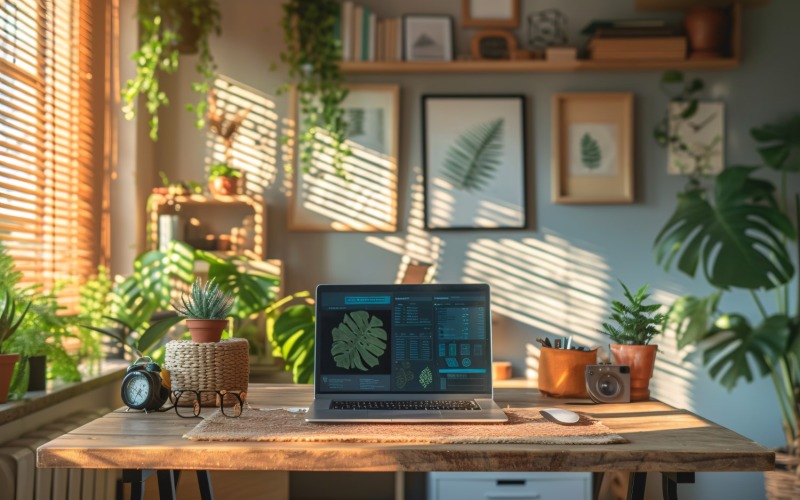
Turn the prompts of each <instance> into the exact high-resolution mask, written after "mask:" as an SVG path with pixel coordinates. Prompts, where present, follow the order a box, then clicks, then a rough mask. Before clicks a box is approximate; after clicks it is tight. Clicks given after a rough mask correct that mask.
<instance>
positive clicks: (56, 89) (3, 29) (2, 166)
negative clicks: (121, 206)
mask: <svg viewBox="0 0 800 500" xmlns="http://www.w3.org/2000/svg"><path fill="white" fill-rule="evenodd" d="M100 26H102V24H101V25H100ZM92 27H93V23H92V5H91V3H90V0H0V241H2V242H3V244H5V246H6V247H7V248H8V249H9V251H10V253H11V254H12V255H13V256H14V259H15V261H16V263H17V268H18V269H19V270H20V271H22V272H23V281H24V282H25V283H42V284H43V285H44V286H45V288H47V289H51V288H52V287H53V286H54V285H55V284H56V283H58V282H59V281H61V280H64V279H68V278H75V277H78V278H80V277H86V276H89V275H91V274H93V273H94V272H95V269H96V266H97V263H98V260H99V257H100V250H99V248H100V235H99V233H100V217H101V212H102V210H101V207H100V204H101V202H102V196H101V195H100V193H101V192H102V187H103V185H104V181H103V175H102V173H103V168H102V158H98V157H101V156H102V149H100V152H101V153H100V154H98V153H97V151H98V144H97V142H96V141H97V139H96V137H101V136H102V134H100V133H97V132H96V122H99V121H101V120H96V119H95V116H96V115H95V113H96V107H97V105H98V104H97V103H98V102H99V103H100V106H102V104H103V99H102V96H98V97H99V99H97V98H93V94H94V93H96V91H95V90H94V88H95V87H96V86H97V85H96V83H97V82H93V81H92V75H93V69H94V67H93V59H92V46H93V33H92ZM98 30H99V31H101V30H100V28H98ZM100 35H101V36H102V33H100ZM99 74H101V75H102V73H99ZM101 109H102V108H101ZM100 142H102V141H100ZM73 281H74V280H73ZM76 295H77V293H76V283H74V282H73V284H72V285H68V286H67V287H66V288H65V289H64V290H63V292H62V297H61V298H62V299H63V305H66V306H67V307H68V308H71V306H73V305H74V303H75V298H76Z"/></svg>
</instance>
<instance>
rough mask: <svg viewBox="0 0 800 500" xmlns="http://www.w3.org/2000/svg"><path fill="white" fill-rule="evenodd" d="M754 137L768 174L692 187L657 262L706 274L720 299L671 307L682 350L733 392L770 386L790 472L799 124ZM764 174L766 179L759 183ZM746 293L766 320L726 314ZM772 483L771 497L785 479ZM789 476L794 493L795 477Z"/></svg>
mask: <svg viewBox="0 0 800 500" xmlns="http://www.w3.org/2000/svg"><path fill="white" fill-rule="evenodd" d="M750 134H751V136H752V138H753V139H754V140H755V141H756V142H757V143H759V144H758V148H757V151H758V154H759V155H760V157H761V160H762V164H761V165H758V166H731V167H727V168H726V169H725V170H724V171H723V172H722V173H721V174H719V175H718V176H717V177H716V178H713V179H705V180H704V181H703V182H698V183H690V184H689V185H688V186H687V188H686V189H685V190H684V191H683V192H681V193H678V204H677V207H676V208H675V212H674V213H673V214H672V216H671V217H670V218H669V220H668V221H667V222H666V223H665V225H664V227H663V229H662V230H661V231H660V232H659V233H658V235H657V237H656V240H655V253H656V260H657V261H658V262H659V263H660V264H663V265H664V267H665V268H666V269H670V268H672V266H673V265H675V267H677V268H678V270H680V271H681V272H683V273H685V274H687V275H689V276H692V277H694V276H695V275H696V274H697V271H698V270H702V273H701V274H702V276H703V278H704V279H705V281H707V282H708V284H710V285H711V286H712V287H713V288H714V289H715V290H714V291H713V292H712V293H711V294H710V295H708V296H707V297H697V296H685V297H681V298H680V299H678V300H677V301H676V303H675V304H674V305H673V306H672V308H671V313H670V317H669V321H670V323H671V324H674V325H676V332H677V339H678V347H679V348H681V347H684V346H687V345H689V344H700V345H701V346H702V347H703V358H702V359H703V364H705V365H706V366H708V368H709V372H710V374H711V376H712V377H713V378H715V379H717V380H718V381H719V382H720V383H721V384H722V385H723V386H724V387H725V388H726V389H728V390H731V389H733V388H734V387H736V385H737V384H738V383H739V382H740V381H745V382H751V381H752V380H753V379H754V378H755V377H758V376H761V377H765V376H769V377H770V378H771V379H772V381H773V383H774V387H775V393H776V395H777V400H778V405H779V408H780V412H781V415H782V418H783V430H784V432H785V435H786V445H787V450H786V451H787V452H788V454H789V455H790V456H793V457H792V458H791V459H786V460H784V462H785V463H788V462H792V461H793V462H794V464H796V463H797V462H798V457H800V369H798V367H799V366H800V311H798V307H800V304H798V300H797V294H795V296H794V300H790V297H791V295H792V294H791V293H790V290H789V287H790V285H791V284H792V282H794V283H797V282H798V275H797V268H796V267H795V265H794V264H793V263H792V258H791V254H792V253H795V252H797V251H798V247H797V243H796V238H797V233H798V220H800V217H799V216H800V195H799V194H798V192H797V189H798V186H800V183H798V182H797V179H796V177H795V178H792V177H793V176H796V175H797V174H798V173H800V115H794V116H792V117H790V118H788V119H785V120H783V121H780V122H777V123H773V124H767V125H764V126H761V127H757V128H753V129H752V130H751V131H750ZM763 171H767V172H766V173H767V175H766V176H756V174H757V173H760V172H763ZM773 180H777V182H778V185H777V186H776V185H775V183H774V181H773ZM790 201H794V207H792V205H791V204H790ZM790 214H793V215H794V217H791V216H790ZM764 291H769V292H771V293H770V295H772V296H773V297H774V300H769V295H766V294H762V293H761V292H764ZM741 293H746V294H748V295H749V296H750V297H752V299H753V301H754V303H755V307H756V309H757V310H758V315H759V317H758V318H756V319H755V320H753V319H752V318H750V317H748V316H746V315H745V314H742V313H741V312H739V311H733V312H726V311H725V310H724V309H723V307H721V304H723V300H722V299H723V297H724V296H726V295H729V294H741ZM781 462H782V459H781V458H780V457H779V459H778V463H779V464H780V463H781ZM795 467H796V465H792V466H791V467H790V468H791V469H794V468H795ZM766 474H767V490H768V492H769V491H770V489H771V486H770V482H771V479H772V478H773V477H774V476H776V475H778V471H775V472H768V473H766ZM785 476H786V478H787V479H786V480H787V481H788V486H787V488H789V490H788V491H791V488H793V486H792V484H793V482H794V481H795V480H796V477H795V473H794V472H792V473H791V474H788V473H787V474H786V475H785ZM777 488H778V489H780V487H777Z"/></svg>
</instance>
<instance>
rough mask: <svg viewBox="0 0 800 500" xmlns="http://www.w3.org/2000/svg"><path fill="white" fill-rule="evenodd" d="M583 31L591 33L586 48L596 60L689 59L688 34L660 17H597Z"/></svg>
mask: <svg viewBox="0 0 800 500" xmlns="http://www.w3.org/2000/svg"><path fill="white" fill-rule="evenodd" d="M581 33H583V34H587V35H590V36H591V38H590V39H589V42H588V44H587V48H588V52H589V57H590V58H591V59H595V60H603V61H610V60H679V59H686V48H687V42H686V37H685V36H682V35H679V34H678V32H677V30H675V29H674V28H672V27H670V26H668V25H667V23H666V22H665V21H663V20H660V19H632V20H620V21H595V22H593V23H591V24H590V25H589V26H587V27H586V28H584V29H583V31H582V32H581Z"/></svg>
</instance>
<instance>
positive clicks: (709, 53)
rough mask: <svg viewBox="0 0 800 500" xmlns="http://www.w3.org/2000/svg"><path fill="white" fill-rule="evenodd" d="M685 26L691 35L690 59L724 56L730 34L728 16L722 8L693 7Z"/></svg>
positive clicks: (687, 16)
mask: <svg viewBox="0 0 800 500" xmlns="http://www.w3.org/2000/svg"><path fill="white" fill-rule="evenodd" d="M683 27H684V29H685V30H686V35H687V36H688V37H689V47H691V52H690V54H689V58H690V59H713V58H718V57H722V55H723V54H722V53H723V51H724V50H725V41H726V38H727V36H728V17H727V16H726V15H725V12H724V11H723V10H722V9H720V8H717V7H706V6H696V7H692V8H691V9H689V11H688V12H687V13H686V17H685V18H684V20H683Z"/></svg>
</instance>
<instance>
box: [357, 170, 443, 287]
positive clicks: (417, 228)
mask: <svg viewBox="0 0 800 500" xmlns="http://www.w3.org/2000/svg"><path fill="white" fill-rule="evenodd" d="M412 175H413V176H414V181H413V182H412V183H411V188H410V189H411V203H410V206H409V211H408V229H407V231H406V234H405V235H403V236H400V235H388V236H367V238H366V242H367V243H369V244H371V245H375V246H376V247H379V248H382V249H384V250H386V251H388V252H391V253H394V254H397V255H399V256H401V259H400V261H399V264H398V268H397V277H396V279H395V282H398V283H399V282H401V281H402V280H403V276H404V275H405V273H406V271H407V266H408V263H409V262H418V263H419V262H424V263H426V264H429V265H430V266H431V267H430V269H429V270H427V271H426V280H427V281H431V282H435V281H436V274H437V269H438V267H439V264H440V262H441V259H442V257H443V256H444V246H445V243H444V240H442V238H440V237H438V236H435V235H433V234H431V233H429V232H428V231H426V230H425V194H424V188H423V182H424V178H423V176H422V168H420V167H414V168H413V169H412Z"/></svg>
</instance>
